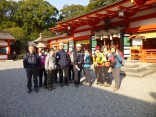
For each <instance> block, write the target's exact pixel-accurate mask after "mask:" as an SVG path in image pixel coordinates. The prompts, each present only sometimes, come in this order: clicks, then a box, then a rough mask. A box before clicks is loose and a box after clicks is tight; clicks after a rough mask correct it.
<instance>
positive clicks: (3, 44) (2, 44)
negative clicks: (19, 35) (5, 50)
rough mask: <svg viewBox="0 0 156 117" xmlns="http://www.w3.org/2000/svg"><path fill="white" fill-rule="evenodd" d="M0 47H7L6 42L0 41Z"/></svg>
mask: <svg viewBox="0 0 156 117" xmlns="http://www.w3.org/2000/svg"><path fill="white" fill-rule="evenodd" d="M0 46H8V42H6V41H1V40H0Z"/></svg>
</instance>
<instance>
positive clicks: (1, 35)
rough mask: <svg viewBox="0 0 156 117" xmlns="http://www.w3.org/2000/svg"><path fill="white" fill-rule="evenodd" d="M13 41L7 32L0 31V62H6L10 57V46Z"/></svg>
mask: <svg viewBox="0 0 156 117" xmlns="http://www.w3.org/2000/svg"><path fill="white" fill-rule="evenodd" d="M14 41H15V38H14V37H12V36H11V34H10V33H9V32H5V31H0V60H7V59H8V58H9V55H10V51H11V49H10V45H11V43H12V42H14Z"/></svg>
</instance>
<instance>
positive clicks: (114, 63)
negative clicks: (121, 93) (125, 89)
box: [109, 45, 122, 91]
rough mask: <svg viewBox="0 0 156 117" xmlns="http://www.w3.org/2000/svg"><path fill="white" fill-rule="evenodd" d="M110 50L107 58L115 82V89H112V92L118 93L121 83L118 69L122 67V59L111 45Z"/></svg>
mask: <svg viewBox="0 0 156 117" xmlns="http://www.w3.org/2000/svg"><path fill="white" fill-rule="evenodd" d="M110 50H111V56H110V57H109V60H110V61H111V68H112V75H113V78H114V81H115V87H114V88H113V91H118V90H119V88H120V83H121V78H120V69H121V67H122V64H121V62H122V57H121V55H120V54H119V52H118V51H117V48H116V46H114V45H112V46H111V47H110Z"/></svg>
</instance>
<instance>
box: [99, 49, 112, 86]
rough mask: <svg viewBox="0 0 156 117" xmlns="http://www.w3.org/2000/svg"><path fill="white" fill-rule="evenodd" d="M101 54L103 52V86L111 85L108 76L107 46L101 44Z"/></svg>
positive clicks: (108, 53) (108, 54)
mask: <svg viewBox="0 0 156 117" xmlns="http://www.w3.org/2000/svg"><path fill="white" fill-rule="evenodd" d="M101 51H102V54H103V56H104V57H103V59H104V60H103V66H102V69H103V72H104V77H103V80H104V87H109V86H110V85H111V79H110V76H109V72H108V71H109V68H110V61H109V60H108V58H109V56H110V52H109V48H108V47H107V46H103V47H102V49H101Z"/></svg>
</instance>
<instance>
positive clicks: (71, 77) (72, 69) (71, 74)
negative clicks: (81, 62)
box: [69, 64, 75, 81]
mask: <svg viewBox="0 0 156 117" xmlns="http://www.w3.org/2000/svg"><path fill="white" fill-rule="evenodd" d="M74 75H75V74H74V65H73V64H70V65H69V80H70V81H72V80H74Z"/></svg>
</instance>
